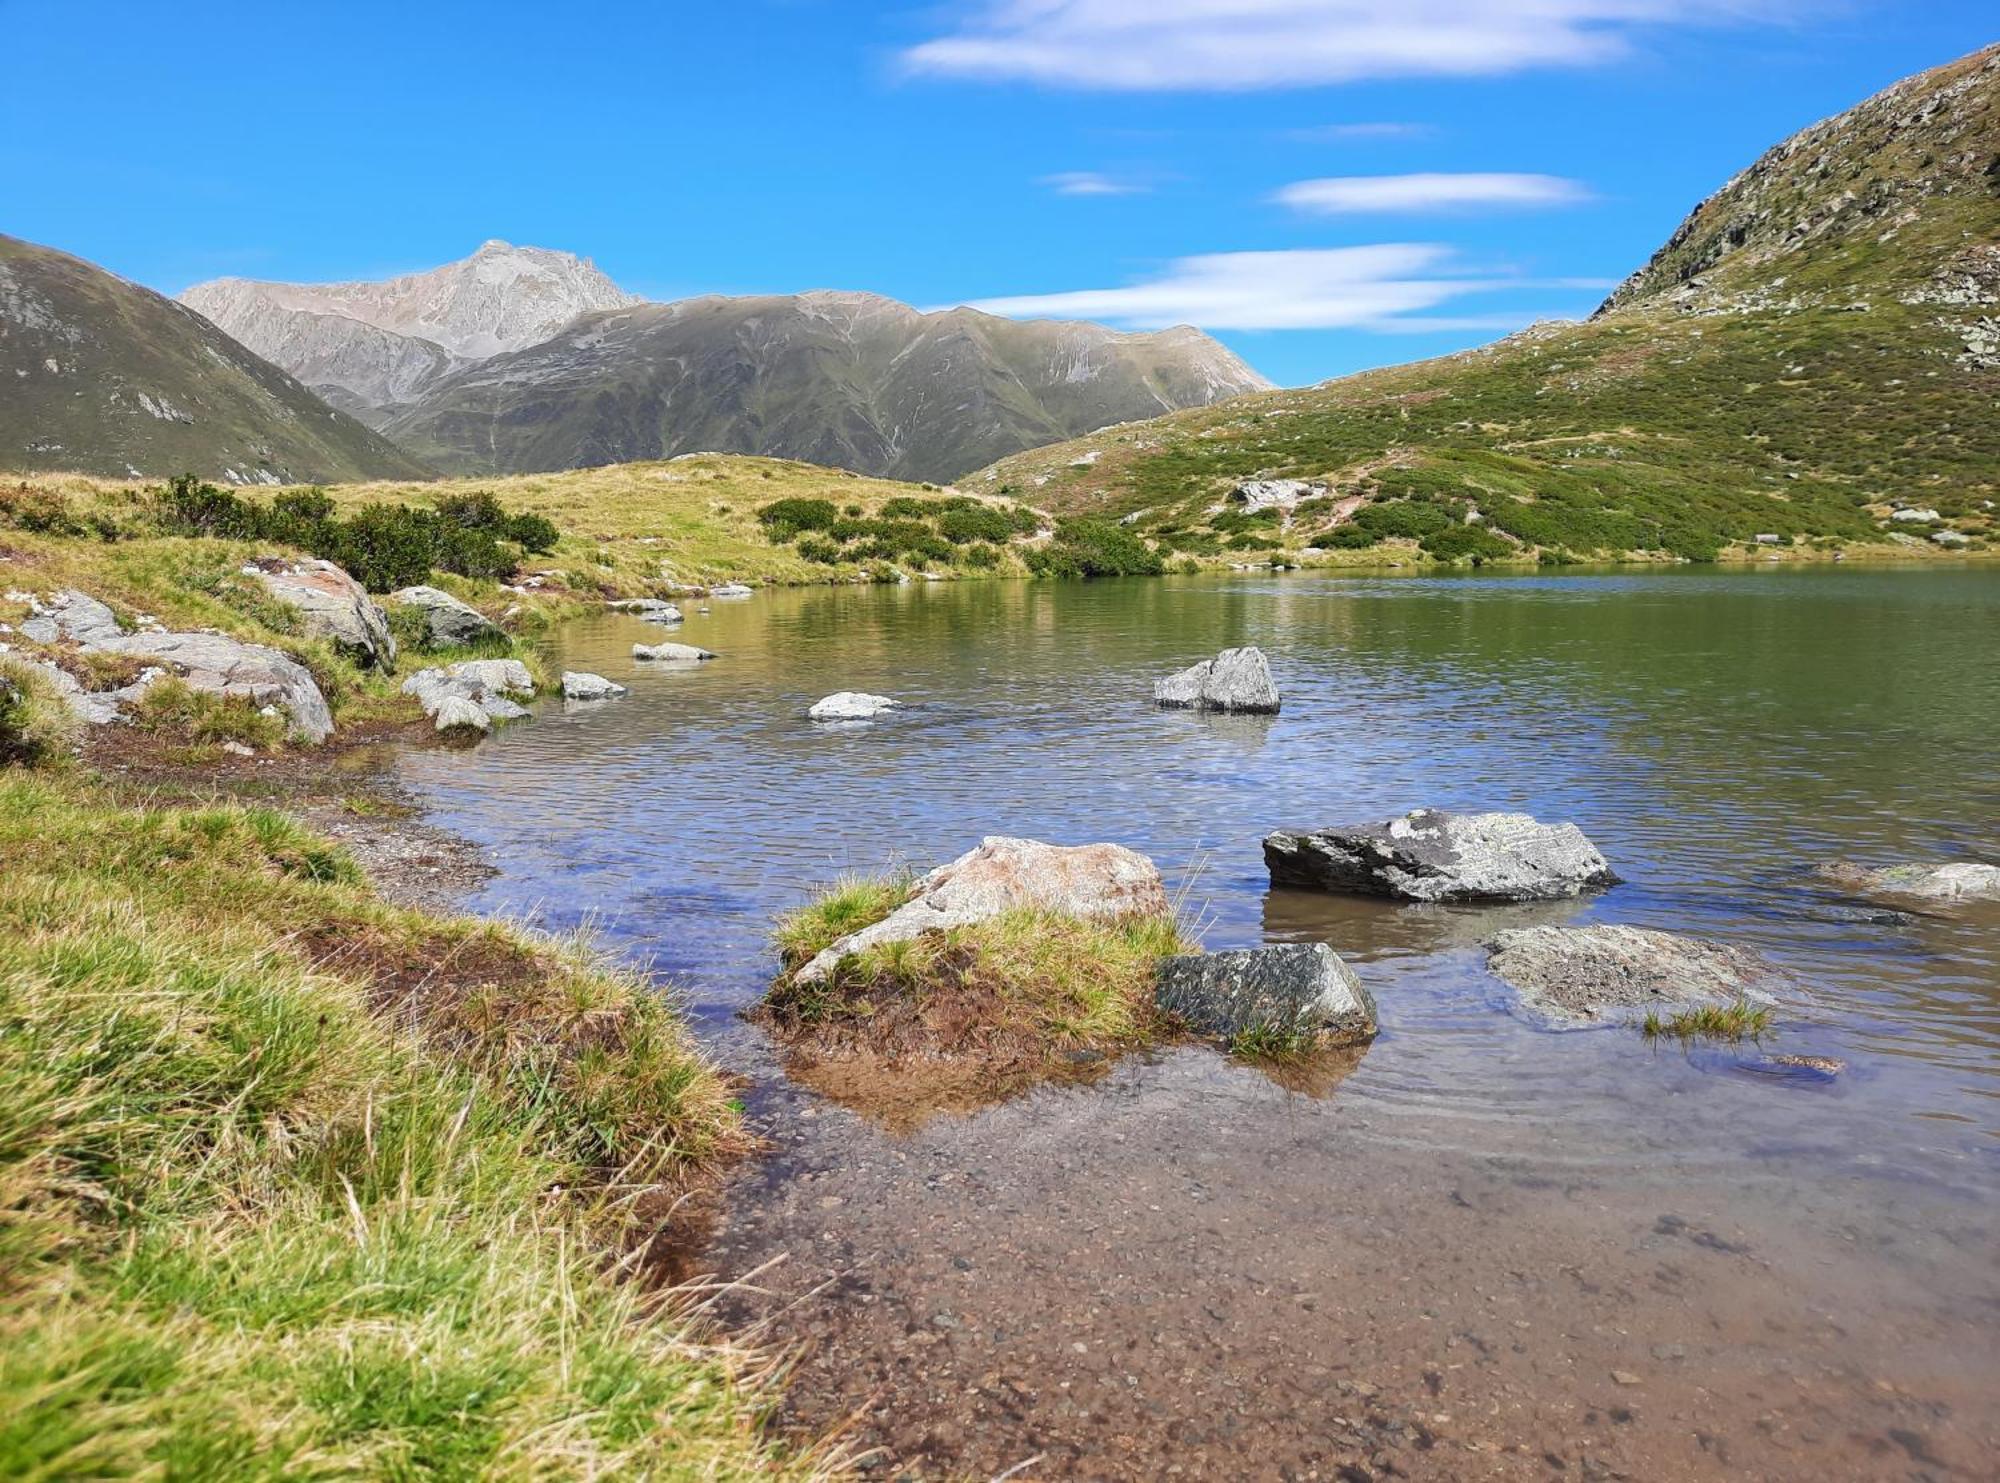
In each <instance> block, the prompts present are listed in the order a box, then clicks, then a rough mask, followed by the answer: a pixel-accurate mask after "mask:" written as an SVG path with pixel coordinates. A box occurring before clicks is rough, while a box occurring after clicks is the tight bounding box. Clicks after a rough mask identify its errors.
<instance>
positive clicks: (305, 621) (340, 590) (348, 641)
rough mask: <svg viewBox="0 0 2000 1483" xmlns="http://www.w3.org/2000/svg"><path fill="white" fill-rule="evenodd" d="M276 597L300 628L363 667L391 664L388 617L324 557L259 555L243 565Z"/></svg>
mask: <svg viewBox="0 0 2000 1483" xmlns="http://www.w3.org/2000/svg"><path fill="white" fill-rule="evenodd" d="M243 574H244V575H245V576H246V577H254V578H256V579H257V580H258V581H259V582H261V583H262V584H263V586H264V590H265V591H266V592H269V593H270V594H271V596H273V597H275V598H276V599H277V600H278V601H279V602H282V603H285V604H287V605H288V606H290V607H292V608H294V609H296V610H297V611H298V615H299V618H300V621H301V624H302V625H303V627H304V628H305V631H306V632H307V633H309V634H311V635H313V636H314V637H315V638H324V639H330V640H332V641H333V642H334V643H335V644H337V645H339V646H340V647H341V648H343V649H345V650H347V652H348V653H349V654H351V655H353V656H354V657H355V658H356V659H358V660H359V661H360V662H361V664H362V665H363V666H364V667H368V666H373V667H375V668H378V669H393V668H394V667H395V664H396V639H395V636H394V635H393V634H391V633H390V632H389V618H388V615H387V614H386V613H384V612H383V611H382V610H381V609H380V608H378V607H376V606H375V604H374V603H373V602H371V601H370V600H369V597H368V592H367V589H365V588H364V587H363V586H362V585H361V584H360V583H359V582H357V581H355V580H354V578H352V577H350V576H349V575H348V574H347V573H346V572H344V571H342V570H341V569H340V568H339V567H337V566H335V565H334V564H333V563H332V562H330V561H287V560H285V559H284V558H283V557H276V556H270V557H264V558H262V559H261V560H257V561H253V562H251V563H249V564H248V565H247V566H245V567H244V568H243Z"/></svg>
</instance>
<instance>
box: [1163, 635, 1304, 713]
mask: <svg viewBox="0 0 2000 1483" xmlns="http://www.w3.org/2000/svg"><path fill="white" fill-rule="evenodd" d="M1153 704H1155V705H1159V706H1166V707H1169V708H1173V709H1180V710H1197V711H1248V712H1251V713H1253V714H1260V715H1274V714H1276V712H1277V709H1278V682H1277V681H1276V680H1274V679H1272V678H1271V666H1270V664H1269V662H1268V661H1266V660H1265V658H1264V651H1263V650H1262V649H1254V648H1244V649H1224V650H1223V651H1222V652H1221V653H1220V654H1218V655H1216V656H1215V657H1214V658H1213V659H1204V660H1202V662H1201V663H1199V664H1196V665H1192V666H1190V667H1189V668H1187V669H1184V670H1182V671H1181V672H1180V673H1179V674H1177V675H1169V676H1168V677H1167V678H1166V679H1164V680H1158V681H1155V682H1154V685H1153Z"/></svg>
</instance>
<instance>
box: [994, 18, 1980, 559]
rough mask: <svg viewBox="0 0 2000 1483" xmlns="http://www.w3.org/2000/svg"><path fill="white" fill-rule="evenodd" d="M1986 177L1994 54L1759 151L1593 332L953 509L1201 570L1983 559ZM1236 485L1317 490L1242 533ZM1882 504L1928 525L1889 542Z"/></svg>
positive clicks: (1534, 340)
mask: <svg viewBox="0 0 2000 1483" xmlns="http://www.w3.org/2000/svg"><path fill="white" fill-rule="evenodd" d="M1996 156H2000V48H1989V49H1988V50H1986V51H1984V52H1981V53H1978V54H1976V55H1974V56H1972V57H1968V58H1964V59H1961V60H1960V61H1958V62H1955V63H1952V64H1950V65H1949V66H1946V67H1941V68H1938V69H1935V70H1934V71H1932V72H1928V73H1925V74H1923V75H1921V76H1919V77H1915V78H1912V79H1909V80H1908V81H1906V82H1904V83H1901V84H1898V85H1897V86H1896V87H1894V88H1892V89H1890V90H1888V91H1887V92H1885V93H1883V94H1881V95H1880V96H1878V97H1876V98H1873V99H1870V100H1869V101H1868V102H1866V103H1864V104H1862V105H1860V106H1858V107H1857V108H1855V109H1853V110H1850V111H1849V112H1848V113H1846V114H1843V115H1841V116H1840V117H1839V118H1836V119H1832V120H1829V121H1827V122H1826V123H1824V124H1820V125H1817V126H1815V127H1814V128H1812V129H1808V130H1806V131H1805V132H1803V133H1801V134H1800V135H1798V136H1796V137H1795V138H1794V139H1792V140H1789V141H1787V142H1786V143H1785V144H1783V145H1781V146H1779V147H1778V148H1777V149H1774V150H1772V151H1771V152H1770V153H1769V154H1767V155H1766V156H1765V157H1764V158H1763V159H1762V160H1760V161H1758V162H1757V163H1756V164H1755V165H1753V166H1752V167H1751V168H1750V169H1748V170H1746V171H1745V172H1744V173H1743V174H1742V175H1740V176H1738V177H1737V178H1736V179H1735V180H1733V181H1731V182H1730V183H1729V184H1728V185H1727V186H1726V187H1725V188H1724V189H1723V190H1721V191H1719V192H1718V193H1717V194H1716V196H1715V197H1713V198H1712V199H1711V200H1709V201H1707V202H1704V203H1703V205H1702V206H1701V207H1700V208H1699V209H1698V210H1696V211H1695V213H1694V214H1693V215H1692V216H1690V217H1689V219H1688V221H1687V223H1686V224H1684V225H1683V226H1682V227H1681V229H1680V230H1679V231H1678V232H1676V233H1675V234H1674V237H1673V238H1672V240H1670V241H1669V242H1668V243H1667V244H1666V246H1665V247H1663V248H1662V249H1661V251H1660V253H1658V254H1657V255H1656V256H1655V257H1654V259H1653V261H1652V262H1651V263H1650V264H1649V265H1648V266H1647V267H1646V268H1645V269H1643V270H1641V272H1639V273H1638V274H1636V275H1635V276H1634V277H1633V279H1632V280H1631V281H1630V282H1628V283H1627V284H1626V285H1625V286H1624V287H1623V288H1621V289H1620V290H1619V292H1618V293H1617V294H1615V295H1614V296H1613V297H1612V299H1611V300H1610V301H1609V302H1608V303H1607V304H1606V305H1605V307H1604V309H1603V310H1601V311H1600V312H1599V314H1598V315H1597V316H1596V317H1595V318H1594V319H1592V320H1591V321H1590V322H1588V323H1585V324H1550V325H1541V326H1537V327H1535V328H1532V329H1530V330H1527V331H1524V332H1522V333H1520V334H1517V335H1514V336H1511V337H1510V338H1508V339H1506V340H1503V341H1501V342H1499V343H1498V344H1496V345H1492V346H1488V347H1486V348H1484V349H1481V350H1477V351H1472V352H1468V353H1466V354H1462V355H1455V356H1449V357H1446V358H1444V359H1441V360H1434V361H1427V362H1423V363H1421V364H1418V365H1411V366H1399V367H1395V368H1392V369H1388V370H1382V371H1372V372H1368V373H1366V374H1363V375H1359V376H1350V377H1347V378H1344V379H1342V380H1338V381H1331V382H1327V383H1325V384H1323V385H1320V386H1316V387H1310V388H1305V389H1302V390H1297V391H1286V392H1275V393H1270V394H1266V395H1260V396H1248V397H1242V398H1238V399H1237V400H1234V401H1231V402H1229V403H1226V404H1224V405H1222V406H1219V407H1214V408H1208V409H1203V410H1199V411H1192V412H1183V413H1177V414H1175V415H1172V416H1168V417H1162V418H1158V419H1155V420H1153V421H1150V422H1143V423H1133V424H1128V425H1126V426H1123V427H1118V428H1111V429H1106V430H1105V431H1103V432H1101V433H1098V434H1096V435H1093V436H1090V437H1087V438H1080V439H1076V440H1074V441H1071V442H1068V443H1064V444H1061V445H1058V446H1056V447H1052V448H1046V449H1039V450H1036V451H1034V452H1030V453H1023V454H1019V455H1017V456H1015V457H1012V458H1008V459H1004V460H1002V461H1000V462H999V463H997V464H995V465H992V466H991V467H989V468H988V469H986V470H984V471H982V472H981V473H979V474H977V475H974V476H972V477H970V478H968V479H965V480H962V481H961V483H962V485H963V486H964V487H966V488H969V489H973V490H979V491H990V492H995V493H1004V494H1012V495H1015V496H1017V497H1020V498H1024V499H1030V500H1033V501H1034V502H1036V503H1037V504H1043V505H1047V506H1048V507H1050V508H1052V509H1054V510H1056V511H1058V512H1083V511H1087V512H1092V513H1097V514H1102V515H1106V516H1110V517H1117V518H1121V519H1129V520H1130V522H1131V528H1132V529H1134V530H1135V531H1136V532H1138V533H1140V534H1142V535H1144V536H1146V537H1147V538H1149V539H1150V540H1152V541H1154V542H1155V543H1156V544H1157V545H1158V546H1159V547H1160V548H1162V549H1163V550H1166V551H1179V552H1183V553H1189V554H1192V555H1197V556H1202V557H1215V556H1223V557H1234V558H1237V559H1273V558H1275V559H1280V560H1298V559H1326V560H1365V561H1379V560H1384V559H1394V560H1404V561H1439V560H1443V561H1467V560H1475V561H1477V560H1525V561H1534V560H1537V559H1541V560H1550V561H1561V560H1567V559H1570V558H1573V557H1587V556H1619V557H1629V556H1648V557H1655V558H1683V559H1709V558H1713V557H1717V556H1723V557H1728V556H1739V557H1740V556H1747V555H1756V556H1760V557H1761V556H1765V555H1769V554H1771V553H1772V552H1774V551H1775V552H1780V553H1784V552H1790V553H1798V552H1801V551H1804V550H1833V549H1850V550H1868V551H1884V552H1890V553H1894V554H1904V555H1911V556H1921V555H1935V554H1941V553H1942V552H1944V551H1945V550H1946V549H1962V550H1967V551H1973V552H1979V551H1990V550H1991V549H1992V548H1993V542H1994V536H1995V531H1996V525H1995V519H1994V515H1995V511H1994V505H1995V503H1996V499H2000V489H1996V485H1997V484H2000V417H1996V415H1995V414H1996V411H2000V247H1996V246H1995V242H1996V239H2000V181H1996V177H1995V176H1994V174H1993V172H1992V169H1991V168H1990V167H1991V164H1992V161H1993V160H1994V159H1995V158H1996ZM1253 479H1296V480H1303V481H1308V482H1310V483H1311V484H1313V485H1316V486H1319V487H1318V488H1316V489H1314V490H1311V491H1306V495H1307V498H1306V500H1305V502H1304V503H1303V504H1301V505H1300V506H1299V507H1298V508H1297V509H1296V510H1294V511H1289V512H1287V511H1281V510H1265V511H1258V512H1250V511H1246V510H1243V509H1241V508H1238V507H1236V506H1235V505H1234V504H1233V503H1232V500H1231V496H1232V493H1233V492H1234V491H1235V490H1236V489H1237V486H1238V485H1240V484H1241V483H1243V482H1244V481H1246V480H1253ZM1902 506H1915V507H1918V508H1921V509H1925V510H1934V511H1936V512H1937V514H1938V515H1939V517H1941V518H1940V519H1939V520H1937V521H1935V522H1932V521H1928V520H1902V521H1898V520H1895V519H1892V518H1891V516H1892V515H1893V513H1894V512H1895V510H1896V509H1897V508H1898V507H1902ZM1941 531H1943V532H1950V534H1947V535H1946V536H1945V542H1946V543H1947V544H1944V545H1941V544H1940V543H1939V542H1938V541H1937V540H1936V539H1935V537H1936V536H1937V534H1938V533H1939V532H1941ZM1760 536H1761V537H1765V538H1767V539H1765V540H1762V541H1760V540H1759V537H1760ZM1771 538H1775V539H1771ZM1961 538H1962V543H1961ZM1307 551H1313V552H1324V553H1325V555H1324V557H1323V558H1322V557H1302V556H1301V555H1300V553H1302V552H1307Z"/></svg>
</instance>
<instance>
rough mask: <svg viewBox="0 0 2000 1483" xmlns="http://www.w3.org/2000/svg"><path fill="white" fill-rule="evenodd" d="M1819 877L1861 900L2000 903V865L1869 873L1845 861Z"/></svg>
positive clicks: (1958, 863) (1965, 863)
mask: <svg viewBox="0 0 2000 1483" xmlns="http://www.w3.org/2000/svg"><path fill="white" fill-rule="evenodd" d="M1819 873H1820V875H1821V876H1822V877H1823V878H1824V879H1826V880H1828V881H1830V882H1832V883H1833V884H1834V885H1836V886H1838V887H1840V888H1841V889H1842V890H1843V891H1853V892H1856V893H1858V894H1860V895H1864V896H1903V897H1907V898H1909V899H1910V900H1913V901H2000V865H1986V864H1982V863H1980V862H1979V861H1977V860H1951V861H1947V862H1945V863H1943V864H1938V865H1887V866H1883V867H1881V868H1879V869H1872V870H1871V869H1869V868H1868V867H1866V866H1863V865H1855V864H1852V863H1851V862H1849V861H1846V860H1836V861H1834V862H1833V863H1832V864H1830V865H1822V866H1821V867H1820V869H1819Z"/></svg>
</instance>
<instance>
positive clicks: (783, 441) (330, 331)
mask: <svg viewBox="0 0 2000 1483" xmlns="http://www.w3.org/2000/svg"><path fill="white" fill-rule="evenodd" d="M181 298H182V302H184V303H186V304H187V305H188V306H189V307H191V308H194V309H196V310H199V311H200V312H201V313H203V314H205V315H207V316H208V317H209V318H210V319H212V320H213V321H214V322H215V323H216V324H217V325H219V326H220V327H221V328H223V329H224V330H226V331H228V332H229V333H230V334H231V335H234V336H235V337H236V338H237V339H239V340H240V341H242V342H243V343H244V344H245V345H247V346H248V347H250V348H251V349H252V350H254V351H256V352H257V353H258V354H260V355H263V356H267V357H268V358H270V359H271V360H272V361H274V362H276V363H277V364H278V365H281V366H283V367H284V368H285V369H286V370H288V371H290V372H291V373H292V374H293V375H295V376H297V377H298V378H299V379H300V380H301V381H304V382H305V383H306V384H308V385H309V386H311V387H312V388H313V389H314V390H315V391H317V392H318V393H319V394H320V395H321V396H323V397H325V398H326V399H327V400H328V401H329V402H331V403H332V404H333V405H335V406H337V407H340V408H342V409H344V410H346V411H349V412H352V413H353V414H354V415H355V416H357V417H359V418H361V419H362V420H363V421H365V422H367V423H368V424H369V425H370V426H373V427H375V428H377V429H379V430H381V431H382V432H384V433H386V434H387V435H388V436H389V437H390V438H392V439H393V440H395V441H396V442H397V443H399V444H401V445H403V446H404V447H406V448H409V449H411V450H418V449H420V450H422V452H421V453H420V454H419V455H418V456H420V457H422V458H424V459H425V460H426V461H434V462H435V463H436V464H437V466H438V467H440V468H444V469H448V470H451V471H454V472H462V473H520V472H529V471H535V470H547V469H563V468H575V467H580V466H584V465H590V464H603V463H615V462H621V461H625V460H630V459H649V458H661V457H666V456H670V455H672V454H675V453H684V452H694V451H708V450H713V451H718V452H731V453H758V454H770V455H773V456H776V457H782V458H798V459H806V460H810V461H812V462H816V463H826V464H835V465H838V466H840V467H843V468H851V469H854V470H856V471H858V472H861V473H866V474H877V475H884V476H893V477H900V478H909V479H933V480H948V479H952V478H955V477H957V476H958V475H959V474H962V473H965V472H966V471H967V470H969V469H973V468H977V467H978V466H979V465H981V464H983V463H986V462H989V461H991V460H992V459H995V458H1000V457H1004V456H1005V455H1007V454H1009V453H1014V452H1018V451H1019V450H1021V449H1023V448H1030V447H1034V446H1036V445H1038V444H1041V443H1049V442H1054V441H1057V440H1059V439H1062V438H1067V437H1074V436H1075V435H1076V434H1078V433H1083V432H1089V431H1091V430H1093V429H1095V428H1099V427H1103V426H1105V425H1106V424H1108V423H1113V422H1126V421H1130V420H1132V419H1134V418H1139V417H1151V416H1155V415H1157V414H1159V413H1162V412H1172V411H1176V410H1178V409H1180V408H1184V407H1200V406H1207V405H1209V404H1210V403H1212V402H1216V401H1220V400H1222V399H1224V398H1226V397H1231V396H1236V395H1239V394H1241V393H1243V392H1246V391H1261V390H1264V389H1266V388H1268V387H1269V385H1270V383H1269V382H1268V381H1266V380H1265V379H1264V378H1263V377H1261V376H1259V375H1258V374H1257V373H1256V372H1255V371H1253V370H1251V369H1250V368H1249V367H1248V366H1246V365H1245V364H1244V363H1243V362H1242V361H1241V360H1239V359H1237V357H1236V356H1235V355H1233V354H1231V353H1230V351H1228V350H1227V349H1225V348H1224V347H1223V346H1222V345H1220V344H1219V343H1217V342H1216V341H1215V340H1213V339H1211V338H1210V337H1209V336H1207V335H1205V334H1202V333H1201V332H1200V331H1199V330H1195V329H1190V328H1187V327H1182V328H1179V329H1172V330H1166V331H1162V332H1160V333H1156V334H1128V333H1124V332H1121V331H1117V330H1111V329H1106V328H1104V327H1103V326H1101V325H1094V324H1082V323H1071V322H1059V321H1052V320H1025V321H1017V320H1008V319H998V318H995V317H993V316H992V315H988V314H981V313H979V312H977V311H974V310H970V309H952V310H946V311H943V312H939V313H933V314H925V313H920V312H919V311H918V310H916V309H913V308H911V307H910V306H909V305H907V304H903V303H899V302H897V301H896V300H894V299H887V298H883V297H881V296H879V295H876V294H867V293H843V292H834V291H828V290H821V291H815V292H811V293H802V294H790V295H771V296H764V297H748V298H726V297H721V296H710V297H704V298H696V299H685V300H681V301H679V302H676V303H668V304H651V303H645V302H643V301H641V300H639V299H637V298H635V297H634V296H632V295H630V294H627V293H625V292H623V291H622V290H621V289H619V288H618V286H617V285H616V284H614V283H613V282H611V280H610V279H608V278H606V277H605V276H604V275H603V274H602V273H600V272H599V271H598V270H597V269H596V268H595V267H594V266H593V265H592V264H591V263H590V262H588V261H587V260H585V259H582V258H577V257H572V256H571V255H570V254H568V253H563V252H550V251H548V250H546V249H543V248H538V247H514V246H511V245H509V244H508V243H505V242H497V241H496V242H488V243H486V244H484V245H483V246H482V247H480V249H479V250H478V251H477V252H475V253H474V254H473V255H472V256H471V257H469V258H466V259H464V260H463V261H461V262H456V263H451V264H448V265H447V266H445V267H442V268H436V269H433V270H432V271H430V272H428V273H416V274H411V275H409V276H407V277H403V278H395V279H391V280H389V281H388V282H385V283H329V284H291V283H259V282H252V281H250V280H247V279H240V278H223V279H217V280H216V281H214V282H212V283H203V284H198V285H197V286H195V287H194V288H191V289H189V290H188V291H187V292H186V293H185V294H183V295H182V296H181Z"/></svg>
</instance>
